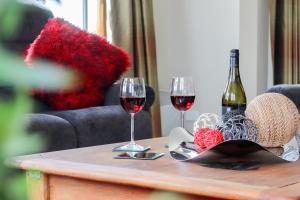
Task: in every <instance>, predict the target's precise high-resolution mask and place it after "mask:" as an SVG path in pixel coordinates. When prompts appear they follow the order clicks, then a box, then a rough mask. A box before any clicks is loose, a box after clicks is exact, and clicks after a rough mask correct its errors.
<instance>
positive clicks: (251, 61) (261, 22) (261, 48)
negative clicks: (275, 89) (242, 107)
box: [240, 0, 272, 102]
mask: <svg viewBox="0 0 300 200" xmlns="http://www.w3.org/2000/svg"><path fill="white" fill-rule="evenodd" d="M268 35H269V13H268V0H251V1H249V0H240V50H241V55H240V66H242V67H241V74H242V76H243V77H246V78H244V81H243V85H244V87H245V90H246V95H247V99H248V102H250V101H251V100H252V99H253V98H254V97H255V96H257V95H258V94H261V93H263V92H264V91H265V90H266V89H267V87H268V86H270V83H271V82H272V68H271V67H270V52H269V51H270V49H269V37H268ZM268 65H269V67H268ZM268 68H269V72H268ZM268 76H269V77H268ZM243 77H242V78H243Z"/></svg>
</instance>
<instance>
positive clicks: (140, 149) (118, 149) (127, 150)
mask: <svg viewBox="0 0 300 200" xmlns="http://www.w3.org/2000/svg"><path fill="white" fill-rule="evenodd" d="M149 149H151V147H149V146H148V147H143V146H139V148H135V149H130V148H124V146H119V147H115V148H113V149H112V151H113V152H145V151H148V150H149Z"/></svg>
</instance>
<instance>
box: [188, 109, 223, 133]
mask: <svg viewBox="0 0 300 200" xmlns="http://www.w3.org/2000/svg"><path fill="white" fill-rule="evenodd" d="M220 122H221V119H220V117H219V116H218V115H217V114H214V113H203V114H201V115H200V116H199V117H198V118H197V120H196V121H195V123H194V132H196V131H197V130H198V129H199V128H211V129H216V126H217V124H219V123H220Z"/></svg>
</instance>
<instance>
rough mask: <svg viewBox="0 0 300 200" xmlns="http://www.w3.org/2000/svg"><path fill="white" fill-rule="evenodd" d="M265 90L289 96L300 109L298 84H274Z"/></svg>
mask: <svg viewBox="0 0 300 200" xmlns="http://www.w3.org/2000/svg"><path fill="white" fill-rule="evenodd" d="M267 92H275V93H280V94H283V95H285V96H287V97H288V98H290V99H291V100H292V101H293V102H294V103H295V104H296V106H297V108H298V110H299V111H300V84H294V85H288V84H281V85H275V86H273V87H271V88H269V89H268V90H267Z"/></svg>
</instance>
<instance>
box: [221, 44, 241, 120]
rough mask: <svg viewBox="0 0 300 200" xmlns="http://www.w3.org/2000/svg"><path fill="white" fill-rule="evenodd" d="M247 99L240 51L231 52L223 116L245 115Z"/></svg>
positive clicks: (223, 100) (223, 98)
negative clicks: (233, 113) (241, 75)
mask: <svg viewBox="0 0 300 200" xmlns="http://www.w3.org/2000/svg"><path fill="white" fill-rule="evenodd" d="M246 104H247V99H246V95H245V91H244V88H243V85H242V81H241V78H240V71H239V50H238V49H232V50H231V51H230V69H229V76H228V81H227V85H226V88H225V91H224V93H223V97H222V115H224V114H226V113H227V112H238V113H240V114H243V115H244V113H245V110H246Z"/></svg>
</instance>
